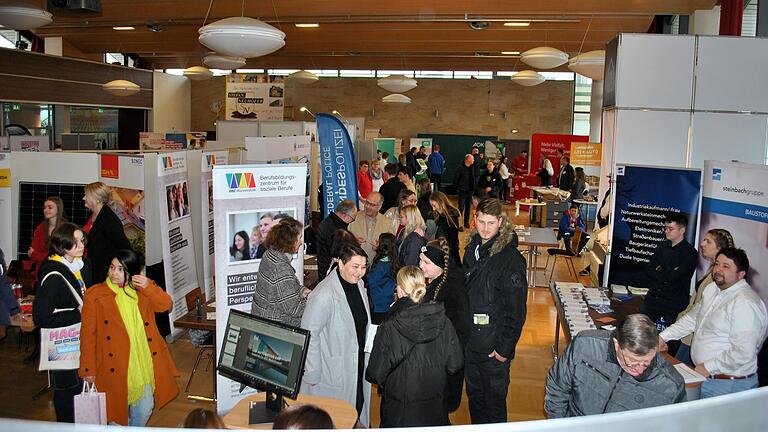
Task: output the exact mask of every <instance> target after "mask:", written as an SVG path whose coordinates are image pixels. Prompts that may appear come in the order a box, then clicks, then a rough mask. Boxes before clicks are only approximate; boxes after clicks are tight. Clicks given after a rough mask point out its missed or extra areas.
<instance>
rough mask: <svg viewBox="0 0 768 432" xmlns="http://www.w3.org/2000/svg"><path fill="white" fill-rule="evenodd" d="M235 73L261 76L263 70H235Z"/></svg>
mask: <svg viewBox="0 0 768 432" xmlns="http://www.w3.org/2000/svg"><path fill="white" fill-rule="evenodd" d="M235 73H244V74H254V73H255V74H263V73H264V69H236V70H235Z"/></svg>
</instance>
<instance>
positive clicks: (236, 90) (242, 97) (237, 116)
mask: <svg viewBox="0 0 768 432" xmlns="http://www.w3.org/2000/svg"><path fill="white" fill-rule="evenodd" d="M226 79H227V83H226V92H227V93H226V98H225V112H226V115H225V117H224V118H225V120H274V121H280V120H283V106H284V105H285V103H284V101H285V77H282V76H269V75H264V74H230V75H227V77H226Z"/></svg>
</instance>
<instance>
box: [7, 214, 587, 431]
mask: <svg viewBox="0 0 768 432" xmlns="http://www.w3.org/2000/svg"><path fill="white" fill-rule="evenodd" d="M510 207H511V210H510V211H509V215H510V217H511V218H512V219H513V220H515V221H516V222H517V223H526V224H527V221H528V215H527V214H526V213H523V212H521V214H520V216H518V217H514V206H510ZM465 241H466V233H464V235H463V236H462V244H463V243H464V242H465ZM546 261H547V259H546V252H544V253H543V254H542V256H540V257H539V265H540V266H543V265H544V263H545V262H546ZM550 266H551V262H550ZM585 266H586V263H584V264H583V265H579V264H576V268H577V269H580V268H584V267H585ZM554 275H555V276H554V279H555V280H573V277H572V276H569V273H568V270H567V267H566V265H565V263H564V260H559V261H558V265H557V268H556V269H555V273H554ZM548 276H549V272H548V271H547V273H546V276H545V274H544V272H543V271H540V272H539V275H538V277H537V279H536V280H537V283H538V284H539V285H542V287H537V288H534V289H531V290H529V292H528V316H527V320H526V323H525V327H524V329H523V334H522V337H521V338H520V342H519V343H518V345H517V354H516V357H515V359H514V361H513V362H512V366H511V370H510V385H509V396H508V398H507V406H508V419H509V421H524V420H535V419H542V418H544V411H543V407H542V404H543V400H544V384H545V379H546V374H547V371H548V370H549V368H550V367H551V366H552V355H551V351H550V347H551V346H552V343H553V342H554V330H555V327H554V326H555V318H556V312H555V309H554V307H553V304H552V298H551V296H550V294H549V289H548V288H546V287H544V285H545V284H546V283H547V277H548ZM581 282H582V283H584V284H588V283H589V280H588V278H582V280H581ZM17 333H18V332H17V330H16V329H11V330H10V331H9V335H8V338H7V339H5V340H4V341H3V342H0V364H1V365H3V372H2V373H0V389H2V390H1V391H0V417H8V418H19V419H30V420H47V421H54V420H55V413H54V410H53V402H52V399H51V396H52V393H51V392H50V391H48V392H47V393H44V394H43V395H42V396H40V397H39V398H37V399H32V396H33V395H34V394H35V393H36V392H37V391H38V390H39V389H40V388H42V387H43V386H45V384H46V382H47V380H46V374H45V373H42V372H38V371H37V365H36V364H24V363H23V361H22V360H23V358H24V356H25V355H26V353H25V346H24V342H25V340H24V339H22V346H21V347H19V346H18V344H17V340H18V339H17ZM561 346H562V344H561ZM170 348H171V353H172V355H173V358H174V360H175V361H176V365H177V366H178V368H179V370H180V371H182V376H181V377H179V379H178V380H177V382H178V384H179V388H180V389H181V393H180V394H179V397H177V398H176V400H174V401H173V402H171V403H170V404H168V405H167V406H166V407H165V408H163V409H162V410H158V411H155V413H154V414H153V416H152V418H151V419H150V420H149V426H163V427H177V426H178V425H179V424H180V423H181V422H182V420H183V419H184V417H185V416H186V414H187V413H188V412H189V411H191V410H192V409H194V408H215V404H214V403H212V402H200V401H191V400H188V399H187V398H186V394H184V392H183V389H184V386H185V385H186V382H187V379H188V378H189V373H190V371H191V370H192V365H193V364H194V361H195V357H196V355H197V350H196V349H195V348H194V347H192V345H191V344H190V342H189V339H188V338H187V337H186V336H184V337H182V338H181V339H179V340H177V341H176V342H174V343H173V344H171V345H170ZM30 349H31V348H30ZM203 369H204V365H203V366H201V369H199V370H198V373H197V374H196V375H195V379H194V380H193V383H192V387H191V388H190V392H191V393H197V394H210V393H211V388H212V383H211V378H210V373H211V371H210V370H209V371H208V372H205V371H204V370H203ZM372 393H373V394H374V396H373V400H372V403H371V405H372V408H371V411H372V412H371V418H372V423H373V425H374V426H376V425H378V423H379V397H378V396H377V395H376V392H375V391H374V392H372ZM450 417H451V422H452V423H453V424H469V423H470V421H469V409H468V405H467V401H466V395H465V396H464V399H463V401H462V404H461V407H460V408H459V409H458V410H457V411H456V412H454V413H452V414H451V416H450Z"/></svg>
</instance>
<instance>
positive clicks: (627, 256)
mask: <svg viewBox="0 0 768 432" xmlns="http://www.w3.org/2000/svg"><path fill="white" fill-rule="evenodd" d="M615 191H616V192H615V194H616V195H615V196H616V199H615V204H614V208H613V227H612V229H613V237H612V239H611V262H610V268H609V270H608V283H609V284H618V285H630V286H635V287H645V288H649V287H650V286H651V281H650V279H649V278H648V276H646V274H645V268H646V266H647V265H648V262H649V261H650V259H651V257H652V256H653V253H654V252H655V250H656V246H657V245H658V244H659V243H660V242H661V241H663V240H664V218H665V217H666V215H667V214H670V213H682V214H684V215H685V216H686V217H687V218H688V227H687V228H686V230H685V239H686V240H687V241H688V243H691V244H693V245H695V244H696V243H695V239H696V223H697V222H696V221H697V220H698V217H699V196H700V195H701V171H698V170H687V169H683V168H651V167H640V166H618V167H617V168H616V186H615Z"/></svg>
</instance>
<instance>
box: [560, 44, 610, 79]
mask: <svg viewBox="0 0 768 432" xmlns="http://www.w3.org/2000/svg"><path fill="white" fill-rule="evenodd" d="M568 69H570V70H572V71H574V72H576V73H577V74H580V75H584V76H585V77H587V78H592V79H593V80H602V79H603V78H605V51H604V50H597V51H589V52H585V53H584V54H581V55H578V56H576V57H574V58H572V59H571V60H569V61H568Z"/></svg>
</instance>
